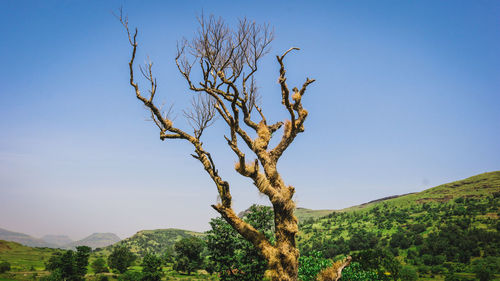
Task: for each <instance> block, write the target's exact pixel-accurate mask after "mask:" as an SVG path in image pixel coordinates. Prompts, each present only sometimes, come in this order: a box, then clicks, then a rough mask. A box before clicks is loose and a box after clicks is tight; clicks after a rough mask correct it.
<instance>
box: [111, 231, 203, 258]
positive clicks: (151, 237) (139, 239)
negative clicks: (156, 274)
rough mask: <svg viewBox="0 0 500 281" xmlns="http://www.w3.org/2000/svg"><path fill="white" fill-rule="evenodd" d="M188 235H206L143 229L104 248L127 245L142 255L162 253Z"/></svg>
mask: <svg viewBox="0 0 500 281" xmlns="http://www.w3.org/2000/svg"><path fill="white" fill-rule="evenodd" d="M188 236H198V237H202V236H204V234H203V233H199V232H194V231H189V230H183V229H174V228H169V229H155V230H141V231H139V232H137V233H136V234H134V235H133V236H131V237H129V238H127V239H124V240H122V241H120V242H118V243H115V244H113V245H111V246H108V247H106V248H105V249H103V250H104V251H111V250H112V248H113V247H116V246H126V247H128V248H129V249H130V250H131V251H132V252H133V253H136V254H138V255H140V256H143V255H145V254H146V253H148V252H150V253H155V254H158V255H162V254H164V253H165V252H167V251H171V250H172V249H173V246H174V244H175V242H177V241H179V240H181V239H182V238H184V237H188Z"/></svg>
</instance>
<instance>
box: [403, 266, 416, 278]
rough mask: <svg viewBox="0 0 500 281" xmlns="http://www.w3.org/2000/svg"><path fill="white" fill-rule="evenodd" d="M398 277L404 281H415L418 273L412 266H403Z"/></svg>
mask: <svg viewBox="0 0 500 281" xmlns="http://www.w3.org/2000/svg"><path fill="white" fill-rule="evenodd" d="M399 278H400V279H401V280H405V281H416V280H417V279H418V274H417V272H416V271H415V269H413V267H409V266H403V267H402V268H401V271H400V272H399Z"/></svg>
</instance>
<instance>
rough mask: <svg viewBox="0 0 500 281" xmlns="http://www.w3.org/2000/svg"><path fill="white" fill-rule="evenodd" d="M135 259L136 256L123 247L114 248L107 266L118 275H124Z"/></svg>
mask: <svg viewBox="0 0 500 281" xmlns="http://www.w3.org/2000/svg"><path fill="white" fill-rule="evenodd" d="M136 258H137V256H136V255H134V254H133V253H132V252H130V250H129V249H128V248H126V247H123V246H121V247H115V248H113V252H111V254H110V255H109V257H108V265H109V267H110V268H113V269H116V270H118V272H120V273H124V272H125V271H127V268H128V267H129V266H131V265H132V263H133V262H134V261H135V259H136Z"/></svg>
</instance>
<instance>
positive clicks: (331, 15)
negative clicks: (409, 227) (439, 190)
mask: <svg viewBox="0 0 500 281" xmlns="http://www.w3.org/2000/svg"><path fill="white" fill-rule="evenodd" d="M180 2H181V1H2V2H1V4H0V5H1V9H0V34H1V36H2V40H1V42H2V43H1V44H0V59H1V61H2V67H1V68H0V85H1V90H0V132H1V137H0V194H1V196H0V227H2V228H7V229H10V230H14V231H19V232H25V233H28V234H32V235H35V236H42V235H44V234H49V233H54V234H68V235H70V236H71V237H72V238H74V239H79V238H82V237H84V236H86V235H88V234H90V233H93V232H114V233H117V234H118V235H119V236H121V237H126V236H129V235H131V234H133V233H134V232H136V231H138V230H141V229H154V228H167V227H177V228H185V229H191V230H200V231H202V230H206V229H208V227H209V226H208V221H209V219H210V218H211V217H214V216H216V213H215V212H214V211H213V210H212V209H211V208H210V204H212V203H214V202H215V201H216V190H215V187H214V186H213V185H212V184H211V183H210V181H209V178H208V176H207V175H205V173H204V171H203V169H202V167H201V165H200V164H199V163H197V162H196V160H194V159H192V158H191V157H190V156H189V154H190V153H191V152H192V148H191V147H190V146H189V145H187V144H184V143H182V142H179V141H171V142H161V141H160V140H159V137H158V131H157V130H156V129H155V127H154V126H153V124H152V123H151V122H148V121H146V119H147V113H146V111H145V110H144V108H143V107H142V106H141V105H140V104H139V102H138V101H137V100H136V99H135V97H134V93H133V91H132V89H131V88H130V86H129V85H128V81H127V80H128V73H127V63H128V60H129V55H130V49H129V46H128V44H127V39H126V36H125V33H124V32H123V30H122V28H121V26H120V24H119V23H118V21H117V20H116V19H115V18H114V17H113V15H112V12H113V11H116V10H118V9H119V8H120V6H123V9H124V11H125V12H126V13H127V14H128V15H129V19H130V24H131V25H133V26H137V27H138V28H139V37H138V40H139V43H140V46H139V53H138V62H142V61H144V60H145V58H146V56H149V57H150V58H151V59H152V60H153V61H154V62H155V68H156V73H157V76H158V79H159V94H158V97H157V100H158V101H159V102H160V103H161V102H166V103H167V104H174V110H175V112H176V113H177V118H176V119H175V123H176V124H179V126H180V127H184V128H187V125H186V123H185V121H184V120H183V118H182V109H185V108H187V107H188V103H187V101H188V100H189V97H190V93H189V92H188V91H187V89H186V85H185V82H184V81H183V80H182V78H181V76H180V75H179V74H178V73H177V71H176V68H175V64H174V61H173V59H174V55H175V46H176V42H177V40H180V39H182V37H187V38H190V37H191V36H192V35H193V33H194V32H195V30H196V28H197V21H196V16H197V15H199V14H200V13H201V12H202V11H203V12H204V13H205V14H214V15H216V16H222V17H224V18H225V19H226V21H227V22H228V23H230V24H232V23H235V22H236V21H237V19H238V18H241V17H248V18H249V19H251V20H255V21H257V22H260V23H269V24H270V25H271V26H273V27H274V30H275V34H276V39H275V41H274V42H273V45H272V50H271V53H270V54H269V55H268V56H266V57H265V58H264V59H263V61H262V64H261V67H260V69H261V71H260V73H258V75H257V79H258V82H259V86H260V91H261V93H262V95H263V99H262V103H263V108H264V110H265V111H266V112H268V115H269V116H271V117H272V118H273V119H274V120H278V119H283V118H285V117H286V114H285V113H286V112H285V110H284V109H283V108H282V107H281V105H280V92H279V85H278V84H277V82H276V81H277V77H278V65H277V63H276V60H275V55H276V54H281V53H282V52H283V51H285V50H287V49H288V48H290V47H292V46H296V47H300V48H301V51H299V52H295V53H292V54H290V55H289V56H287V58H286V65H287V69H288V72H287V74H288V75H289V79H288V81H289V84H291V85H300V84H301V83H302V82H303V81H304V79H305V78H306V77H311V78H315V79H316V80H317V82H316V83H314V84H313V85H311V87H310V88H309V90H308V92H307V95H306V96H305V97H304V100H303V103H304V106H305V107H306V109H308V111H309V113H310V114H309V118H308V120H307V122H306V132H305V133H304V134H302V135H300V137H299V138H298V139H297V140H296V142H295V143H294V144H293V145H292V147H291V148H290V149H289V150H288V151H287V153H286V154H285V155H284V156H283V158H282V160H281V162H280V166H279V169H280V171H281V173H282V175H283V177H284V179H285V181H286V182H287V183H288V184H292V185H294V186H295V187H296V189H297V194H296V200H297V202H298V205H299V206H302V207H306V208H312V209H338V208H343V207H348V206H351V205H354V204H359V203H363V202H366V201H370V200H373V199H377V198H380V197H384V196H389V195H394V194H402V193H407V192H413V191H420V190H423V189H425V188H429V187H432V186H435V185H439V184H442V183H446V182H449V181H453V180H458V179H462V178H465V177H468V176H472V175H475V174H478V173H483V172H488V171H494V170H500V128H499V125H500V110H499V108H500V79H499V77H500V52H498V50H499V49H500V3H499V2H498V1H252V2H243V1H185V2H182V3H180ZM174 116H175V115H174ZM224 133H227V131H226V129H225V128H224V126H223V124H222V123H220V122H219V123H218V124H216V125H215V126H214V127H213V128H212V129H211V131H209V132H208V133H207V134H206V135H205V140H204V142H205V145H206V146H207V149H208V150H209V151H211V152H212V154H214V155H215V161H216V164H217V166H218V167H219V170H220V172H221V174H222V175H223V176H224V177H225V178H227V179H228V180H229V181H230V183H231V184H232V190H233V191H232V192H233V197H234V206H235V208H236V209H237V210H238V211H240V210H243V209H246V208H247V207H248V206H249V205H250V204H252V203H254V202H258V203H265V202H266V200H265V198H264V197H262V196H261V195H259V194H258V192H257V191H256V190H255V188H254V187H253V186H252V185H251V183H250V182H249V181H248V180H245V179H241V178H240V177H239V176H238V175H236V173H235V172H234V171H233V165H234V163H235V159H234V157H233V155H232V154H231V151H230V150H229V148H228V147H227V146H226V145H225V143H224V140H223V138H222V134H224Z"/></svg>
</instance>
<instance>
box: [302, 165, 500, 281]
mask: <svg viewBox="0 0 500 281" xmlns="http://www.w3.org/2000/svg"><path fill="white" fill-rule="evenodd" d="M499 214H500V172H492V173H485V174H481V175H477V176H473V177H470V178H467V179H464V180H460V181H456V182H452V183H449V184H444V185H440V186H437V187H434V188H430V189H428V190H425V191H422V192H419V193H414V194H408V195H405V196H401V197H398V198H394V199H389V200H383V201H379V202H373V203H369V204H363V205H359V206H355V207H351V208H347V209H345V210H342V211H339V212H335V213H332V214H330V215H327V216H325V217H322V218H319V219H316V220H314V221H308V222H307V223H302V224H301V226H300V233H299V236H298V243H299V248H300V249H301V253H302V254H308V253H311V252H312V251H321V252H323V253H324V255H326V256H327V257H329V258H335V257H338V256H339V255H346V254H350V255H353V256H355V257H356V258H358V260H363V258H365V259H368V258H367V257H369V256H370V255H375V256H378V257H379V256H381V255H384V256H390V257H392V258H393V259H395V260H397V261H398V262H399V263H401V264H402V265H408V266H411V267H414V268H415V269H417V270H418V271H419V272H420V273H421V275H423V276H428V277H429V278H431V277H430V276H431V275H432V276H439V275H443V274H445V273H446V272H449V271H450V270H455V271H457V272H462V274H467V273H471V272H472V270H473V266H474V263H475V262H477V260H481V259H485V258H486V257H492V259H496V260H498V258H499V257H500V235H499V232H498V230H499V229H500V223H499V221H498V216H499ZM498 261H499V262H500V260H498Z"/></svg>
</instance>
